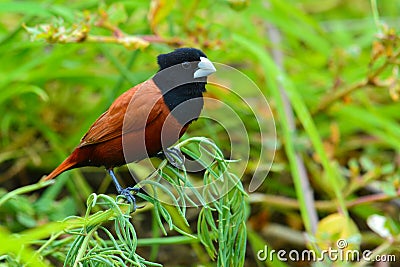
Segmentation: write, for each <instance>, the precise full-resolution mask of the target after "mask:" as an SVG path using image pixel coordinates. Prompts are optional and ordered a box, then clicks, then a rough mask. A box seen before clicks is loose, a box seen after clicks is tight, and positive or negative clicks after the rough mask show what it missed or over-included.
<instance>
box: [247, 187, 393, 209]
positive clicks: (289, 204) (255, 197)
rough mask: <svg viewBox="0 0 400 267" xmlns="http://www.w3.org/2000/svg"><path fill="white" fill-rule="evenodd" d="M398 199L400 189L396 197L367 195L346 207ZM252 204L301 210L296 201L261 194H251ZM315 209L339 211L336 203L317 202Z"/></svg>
mask: <svg viewBox="0 0 400 267" xmlns="http://www.w3.org/2000/svg"><path fill="white" fill-rule="evenodd" d="M398 197H400V189H399V190H397V192H396V195H387V194H385V193H379V194H373V195H367V196H362V197H358V198H356V199H353V200H349V201H346V202H345V205H346V207H347V208H353V207H355V206H359V205H364V204H370V203H375V202H383V201H390V200H392V199H396V198H398ZM250 203H264V204H268V206H269V207H277V208H285V209H300V203H299V201H298V200H296V199H292V198H288V197H282V196H275V195H268V194H261V193H254V194H250ZM315 208H316V209H317V210H319V211H335V210H337V203H336V201H329V200H325V201H324V200H317V201H315Z"/></svg>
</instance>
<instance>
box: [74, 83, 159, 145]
mask: <svg viewBox="0 0 400 267" xmlns="http://www.w3.org/2000/svg"><path fill="white" fill-rule="evenodd" d="M160 102H162V94H161V92H160V90H159V89H158V88H157V86H156V85H155V84H154V82H153V80H149V81H146V82H144V83H141V84H138V85H136V86H135V87H133V88H132V89H130V90H128V91H126V92H125V93H123V94H122V95H121V96H119V97H118V98H117V99H116V100H115V101H114V103H113V104H112V105H111V106H110V108H109V109H108V110H107V111H106V112H104V113H103V114H102V115H101V116H100V117H99V118H98V119H97V120H96V121H95V122H94V123H93V124H92V126H91V127H90V129H89V130H88V132H87V133H86V134H85V135H84V136H83V138H82V140H81V142H80V144H79V147H82V146H87V145H92V144H97V143H101V142H105V141H108V140H111V139H113V138H116V137H119V136H121V135H122V133H124V134H125V133H128V132H132V131H140V130H143V129H144V128H145V127H146V125H148V124H150V123H152V122H153V121H155V120H156V119H157V117H158V116H159V115H160V114H161V112H162V107H161V106H160V105H159V103H160Z"/></svg>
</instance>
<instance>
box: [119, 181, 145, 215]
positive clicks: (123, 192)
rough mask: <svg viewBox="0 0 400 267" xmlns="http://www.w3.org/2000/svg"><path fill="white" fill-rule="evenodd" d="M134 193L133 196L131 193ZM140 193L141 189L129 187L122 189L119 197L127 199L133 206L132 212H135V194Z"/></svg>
mask: <svg viewBox="0 0 400 267" xmlns="http://www.w3.org/2000/svg"><path fill="white" fill-rule="evenodd" d="M132 191H133V192H134V193H133V194H132V193H131V192H132ZM139 191H140V188H136V187H127V188H122V189H121V190H120V191H119V192H118V196H117V199H118V197H123V198H125V199H126V200H127V201H128V202H129V204H131V205H132V206H133V208H132V212H135V211H136V209H137V206H136V199H135V197H134V196H133V195H134V194H136V193H138V192H139Z"/></svg>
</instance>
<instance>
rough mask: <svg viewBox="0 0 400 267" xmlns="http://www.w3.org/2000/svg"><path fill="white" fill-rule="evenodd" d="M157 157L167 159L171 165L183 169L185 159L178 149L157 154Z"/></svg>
mask: <svg viewBox="0 0 400 267" xmlns="http://www.w3.org/2000/svg"><path fill="white" fill-rule="evenodd" d="M157 157H159V158H161V159H164V158H166V159H167V160H168V162H169V163H171V164H172V165H173V166H175V167H177V168H182V167H183V165H184V163H185V157H184V156H183V154H182V152H181V151H180V150H179V149H178V148H176V147H170V148H167V149H165V150H163V151H161V152H159V153H158V154H157Z"/></svg>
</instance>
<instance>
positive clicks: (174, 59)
mask: <svg viewBox="0 0 400 267" xmlns="http://www.w3.org/2000/svg"><path fill="white" fill-rule="evenodd" d="M200 57H204V58H207V56H206V55H205V54H204V53H203V52H202V51H201V50H199V49H196V48H178V49H175V50H174V51H172V52H170V53H168V54H161V55H159V56H158V57H157V62H158V65H159V66H160V70H164V69H166V68H169V67H172V66H174V65H178V64H182V63H185V62H195V61H200V60H201V59H200Z"/></svg>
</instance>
